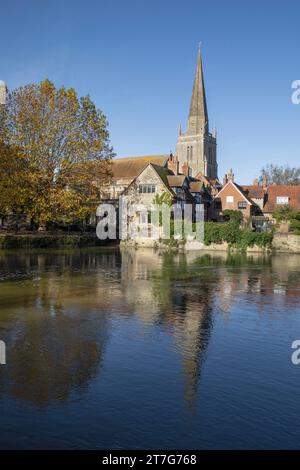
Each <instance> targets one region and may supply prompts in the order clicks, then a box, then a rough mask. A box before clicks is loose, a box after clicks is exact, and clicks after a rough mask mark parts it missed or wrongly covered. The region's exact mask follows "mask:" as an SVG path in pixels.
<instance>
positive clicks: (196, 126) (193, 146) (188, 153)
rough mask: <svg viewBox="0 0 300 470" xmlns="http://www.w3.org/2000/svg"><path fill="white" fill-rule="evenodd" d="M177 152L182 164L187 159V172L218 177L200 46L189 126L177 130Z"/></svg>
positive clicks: (215, 144)
mask: <svg viewBox="0 0 300 470" xmlns="http://www.w3.org/2000/svg"><path fill="white" fill-rule="evenodd" d="M176 155H177V156H178V160H179V162H180V170H181V169H182V165H183V164H184V163H187V164H188V166H189V173H190V176H196V175H197V174H198V173H199V172H201V173H202V174H203V175H205V176H207V177H208V178H211V179H215V178H217V177H218V165H217V135H216V131H214V133H213V134H211V133H210V132H209V126H208V112H207V104H206V96H205V87H204V78H203V68H202V58H201V51H200V47H199V51H198V60H197V66H196V73H195V79H194V86H193V92H192V98H191V104H190V111H189V118H188V127H187V131H186V132H185V133H182V132H181V128H180V130H179V136H178V141H177V145H176Z"/></svg>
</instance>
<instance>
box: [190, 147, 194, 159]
mask: <svg viewBox="0 0 300 470" xmlns="http://www.w3.org/2000/svg"><path fill="white" fill-rule="evenodd" d="M190 157H191V162H192V161H193V147H192V146H191V151H190Z"/></svg>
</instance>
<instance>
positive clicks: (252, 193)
mask: <svg viewBox="0 0 300 470" xmlns="http://www.w3.org/2000/svg"><path fill="white" fill-rule="evenodd" d="M241 188H242V190H243V191H244V193H245V194H246V195H247V196H248V197H249V198H250V199H263V198H264V195H265V193H264V190H263V188H262V187H261V186H259V185H254V184H253V185H248V186H245V185H243V186H241Z"/></svg>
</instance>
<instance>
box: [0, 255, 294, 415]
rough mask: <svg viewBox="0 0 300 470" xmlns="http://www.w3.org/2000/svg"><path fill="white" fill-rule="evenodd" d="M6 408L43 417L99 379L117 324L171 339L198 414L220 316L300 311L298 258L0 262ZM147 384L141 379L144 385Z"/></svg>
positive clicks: (27, 258)
mask: <svg viewBox="0 0 300 470" xmlns="http://www.w3.org/2000/svg"><path fill="white" fill-rule="evenodd" d="M0 277H1V283H0V308H1V313H0V339H2V340H4V341H6V343H7V357H8V364H7V366H5V368H0V398H1V397H5V396H10V397H14V398H16V399H18V400H26V401H29V402H32V403H33V404H35V405H37V406H39V407H44V406H47V405H48V404H49V403H51V402H53V401H60V402H64V401H68V400H70V399H71V398H72V394H74V393H83V392H85V391H86V390H87V389H88V387H89V385H90V384H91V383H92V381H95V380H97V378H98V377H99V376H101V368H102V366H103V365H105V360H106V356H105V352H106V348H107V345H108V344H109V342H110V336H111V333H112V332H113V328H114V322H115V321H118V320H120V319H125V320H126V318H132V317H133V318H135V319H136V321H138V322H140V323H141V324H144V325H145V326H146V327H147V328H150V330H152V331H153V329H154V331H156V332H157V333H158V332H162V333H163V334H164V335H166V336H167V337H171V338H172V347H173V349H174V353H175V354H176V357H177V358H178V361H179V363H180V364H181V366H180V367H181V371H182V372H181V373H182V380H183V384H184V385H183V387H184V399H185V403H186V404H187V405H188V406H189V407H190V408H191V409H194V410H195V407H196V403H197V395H198V387H199V381H200V377H201V369H202V366H203V363H204V360H205V356H206V351H207V347H208V345H209V342H210V338H211V335H212V331H213V328H214V319H215V316H216V315H219V314H220V315H222V316H224V317H228V318H229V317H230V315H231V312H232V309H233V305H234V304H235V303H236V302H238V301H239V298H240V297H241V296H243V297H245V296H246V298H247V299H248V300H249V301H251V302H252V303H253V304H254V305H255V306H256V308H257V309H258V310H259V311H260V312H261V313H263V312H264V308H265V306H266V305H268V304H269V303H274V302H279V305H281V306H282V307H284V308H285V309H286V311H288V307H289V306H294V305H297V304H298V303H299V293H300V257H298V256H295V255H291V256H284V257H282V256H278V257H262V256H255V255H252V256H251V257H246V256H244V255H235V256H228V255H227V254H225V253H223V254H218V255H217V256H214V255H211V254H205V255H201V256H199V254H197V253H190V254H188V255H184V254H163V255H159V254H157V253H154V252H152V251H147V250H145V251H143V250H138V251H135V250H133V251H130V250H124V251H121V252H119V251H115V250H102V251H99V250H88V251H77V252H76V251H75V252H68V253H64V252H49V253H47V252H43V253H33V252H32V253H25V252H18V253H2V254H0ZM141 380H142V379H141Z"/></svg>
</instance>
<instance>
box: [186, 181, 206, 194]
mask: <svg viewBox="0 0 300 470" xmlns="http://www.w3.org/2000/svg"><path fill="white" fill-rule="evenodd" d="M202 188H203V182H202V181H191V182H190V188H189V189H190V191H191V193H200V192H201V191H202Z"/></svg>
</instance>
